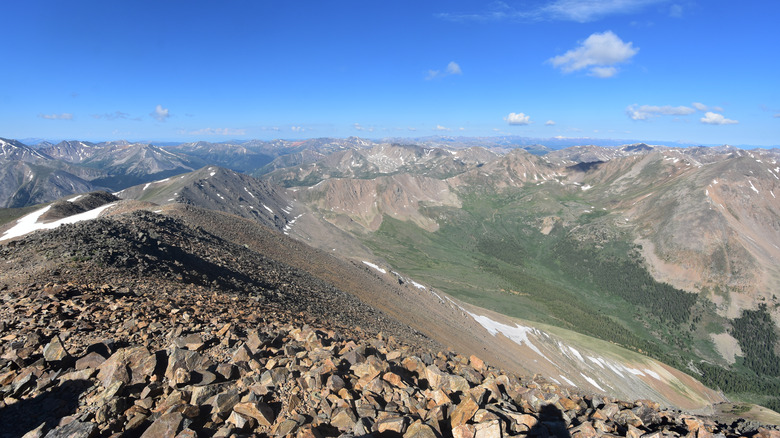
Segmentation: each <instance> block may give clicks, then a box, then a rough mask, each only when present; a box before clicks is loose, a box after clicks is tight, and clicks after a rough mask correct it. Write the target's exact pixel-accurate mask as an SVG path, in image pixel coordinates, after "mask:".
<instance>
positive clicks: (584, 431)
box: [0, 282, 780, 438]
mask: <svg viewBox="0 0 780 438" xmlns="http://www.w3.org/2000/svg"><path fill="white" fill-rule="evenodd" d="M2 297H3V301H4V306H3V307H2V310H0V314H2V321H3V322H2V323H0V336H1V339H2V340H3V344H2V345H3V347H2V358H1V359H0V394H1V395H2V402H0V424H3V425H4V427H3V430H2V432H0V436H3V437H5V436H8V437H11V436H22V435H24V436H26V437H34V436H38V437H41V436H47V437H65V436H68V437H98V436H103V437H108V436H112V437H113V436H116V437H120V436H140V437H163V436H165V437H194V436H223V437H227V436H236V437H238V436H298V437H318V436H368V435H374V436H404V437H439V436H453V437H502V436H526V437H549V436H558V437H573V438H589V437H597V436H626V437H632V438H640V437H647V438H650V437H659V438H660V437H677V436H685V437H692V438H698V437H702V438H710V437H738V436H745V437H758V438H777V437H778V436H780V432H778V430H777V429H776V428H772V427H766V426H761V425H759V424H756V423H752V422H745V421H737V422H735V423H732V424H723V423H720V422H717V421H714V420H712V419H708V418H703V417H695V416H691V415H686V414H683V413H680V412H677V411H669V410H661V409H660V408H659V406H658V404H657V403H654V402H651V401H646V400H645V401H636V402H626V401H619V400H614V399H610V398H605V397H592V396H580V395H578V394H576V393H575V392H573V391H572V390H570V389H567V388H563V387H560V386H558V385H555V384H552V383H550V382H548V381H546V380H545V379H543V378H541V377H539V376H535V377H533V378H528V377H519V376H516V375H513V374H511V373H506V372H504V371H502V370H500V369H496V368H494V367H491V366H490V365H488V364H485V363H484V362H483V361H482V360H480V359H479V358H478V357H476V356H471V357H465V356H462V355H458V354H455V353H453V352H450V351H436V350H431V349H429V348H425V347H421V346H419V345H414V344H409V343H406V342H404V341H403V340H401V339H399V338H396V337H394V336H387V335H385V334H383V333H378V334H370V333H368V332H366V331H363V330H361V329H358V328H354V327H338V324H336V325H335V326H336V327H337V328H333V327H322V326H317V325H314V324H316V322H317V321H315V320H313V319H312V318H310V317H307V316H306V315H303V314H300V313H295V312H289V311H285V310H280V309H274V308H273V307H270V306H268V305H267V304H265V303H263V302H262V301H258V300H254V299H253V298H252V297H248V296H245V295H241V294H235V293H215V292H214V291H208V290H204V289H202V288H192V289H190V290H167V291H163V290H157V289H156V288H144V287H138V288H128V287H125V286H121V287H116V286H114V285H112V284H108V283H107V284H80V283H73V282H68V283H62V282H51V283H48V284H45V285H39V284H31V285H27V286H25V287H18V286H12V287H9V286H3V290H2Z"/></svg>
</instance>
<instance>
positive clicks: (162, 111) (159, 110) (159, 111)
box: [149, 105, 171, 122]
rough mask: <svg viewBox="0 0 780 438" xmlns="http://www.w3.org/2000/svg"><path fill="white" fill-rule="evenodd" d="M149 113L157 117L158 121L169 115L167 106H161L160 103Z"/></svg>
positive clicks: (165, 118)
mask: <svg viewBox="0 0 780 438" xmlns="http://www.w3.org/2000/svg"><path fill="white" fill-rule="evenodd" d="M149 115H150V116H152V117H153V118H155V119H157V121H158V122H164V121H166V120H168V117H170V116H171V114H170V113H169V112H168V108H163V107H162V105H157V107H155V108H154V111H153V112H151V113H149Z"/></svg>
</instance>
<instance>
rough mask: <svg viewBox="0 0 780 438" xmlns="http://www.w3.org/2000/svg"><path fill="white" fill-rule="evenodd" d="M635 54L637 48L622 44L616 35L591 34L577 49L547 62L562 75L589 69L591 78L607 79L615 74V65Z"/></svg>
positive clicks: (629, 44)
mask: <svg viewBox="0 0 780 438" xmlns="http://www.w3.org/2000/svg"><path fill="white" fill-rule="evenodd" d="M637 52H639V48H638V47H637V48H635V47H633V43H630V42H629V43H624V42H623V40H621V39H620V38H619V37H618V36H617V35H615V34H614V33H612V32H611V31H606V32H604V33H594V34H592V35H591V36H589V37H588V38H587V39H586V40H585V41H583V42H582V43H581V44H580V45H579V47H577V48H575V49H572V50H569V51H568V52H566V53H564V54H563V55H559V56H556V57H553V58H550V59H549V60H548V62H550V63H551V64H552V65H553V66H554V67H559V68H560V69H561V70H562V71H563V72H564V73H571V72H574V71H578V70H582V69H585V68H589V67H590V74H591V75H592V76H596V77H600V78H609V77H612V76H614V75H615V74H616V73H617V68H616V67H614V65H615V64H620V63H623V62H627V61H628V60H630V59H631V58H632V57H633V56H634V55H636V54H637Z"/></svg>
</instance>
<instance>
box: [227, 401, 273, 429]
mask: <svg viewBox="0 0 780 438" xmlns="http://www.w3.org/2000/svg"><path fill="white" fill-rule="evenodd" d="M233 410H234V411H235V412H238V413H239V414H241V415H244V416H247V417H250V418H254V419H255V420H257V422H258V424H260V425H261V426H271V425H272V424H274V421H276V415H275V414H274V410H273V409H271V407H270V406H268V405H267V404H265V403H263V402H244V403H237V404H236V405H235V406H233Z"/></svg>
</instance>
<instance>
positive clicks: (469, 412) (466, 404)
mask: <svg viewBox="0 0 780 438" xmlns="http://www.w3.org/2000/svg"><path fill="white" fill-rule="evenodd" d="M477 410H479V405H477V403H476V402H475V401H474V400H473V399H472V398H471V397H466V398H464V399H463V400H461V401H460V403H458V406H456V407H455V410H453V411H452V414H450V425H451V426H452V427H453V428H455V427H457V426H460V425H461V424H466V422H467V421H469V420H471V417H473V416H474V414H476V413H477Z"/></svg>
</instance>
